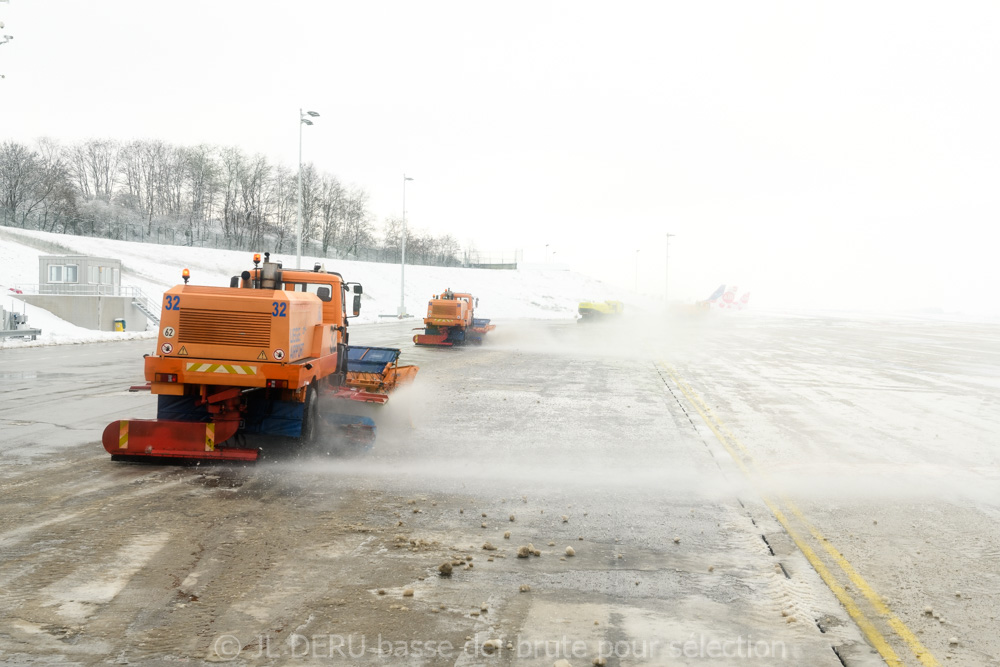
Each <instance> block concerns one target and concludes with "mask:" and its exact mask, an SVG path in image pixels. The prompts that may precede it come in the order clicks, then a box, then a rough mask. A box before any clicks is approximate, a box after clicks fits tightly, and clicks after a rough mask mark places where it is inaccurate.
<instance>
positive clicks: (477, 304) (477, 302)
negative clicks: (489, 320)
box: [476, 296, 479, 308]
mask: <svg viewBox="0 0 1000 667" xmlns="http://www.w3.org/2000/svg"><path fill="white" fill-rule="evenodd" d="M476 308H479V297H478V296H477V297H476Z"/></svg>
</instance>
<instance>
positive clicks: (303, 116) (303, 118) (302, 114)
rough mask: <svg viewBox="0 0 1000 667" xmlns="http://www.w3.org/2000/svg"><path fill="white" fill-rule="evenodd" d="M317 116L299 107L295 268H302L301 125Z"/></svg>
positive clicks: (309, 123)
mask: <svg viewBox="0 0 1000 667" xmlns="http://www.w3.org/2000/svg"><path fill="white" fill-rule="evenodd" d="M310 116H311V117H313V118H318V117H319V114H318V113H316V112H315V111H302V109H299V214H298V217H297V221H298V224H297V225H296V230H297V231H296V234H295V268H296V269H301V268H302V126H303V125H312V124H313V122H312V120H310V118H309V117H310Z"/></svg>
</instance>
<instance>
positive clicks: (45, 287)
mask: <svg viewBox="0 0 1000 667" xmlns="http://www.w3.org/2000/svg"><path fill="white" fill-rule="evenodd" d="M10 291H11V292H12V293H13V294H15V295H16V294H29V295H30V294H46V295H48V294H57V295H67V296H127V297H130V298H131V299H132V302H133V303H134V304H135V305H136V306H138V307H139V310H141V311H143V312H144V313H145V314H146V315H147V316H149V317H150V318H151V319H155V320H156V321H159V319H160V315H159V312H160V302H159V300H156V301H154V300H153V299H150V298H149V297H147V296H146V293H145V292H143V291H142V290H141V289H139V288H138V287H132V286H131V285H73V284H67V283H48V284H38V285H36V284H27V285H25V284H17V285H14V287H12V288H11V289H10Z"/></svg>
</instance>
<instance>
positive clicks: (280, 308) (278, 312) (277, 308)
mask: <svg viewBox="0 0 1000 667" xmlns="http://www.w3.org/2000/svg"><path fill="white" fill-rule="evenodd" d="M271 305H272V306H274V310H273V311H271V316H272V317H284V316H285V306H287V305H288V304H287V303H279V302H277V301H272V302H271Z"/></svg>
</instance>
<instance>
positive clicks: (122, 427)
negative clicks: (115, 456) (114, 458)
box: [118, 421, 128, 449]
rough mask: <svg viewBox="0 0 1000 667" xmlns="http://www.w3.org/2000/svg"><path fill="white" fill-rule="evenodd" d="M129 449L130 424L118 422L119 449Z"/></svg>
mask: <svg viewBox="0 0 1000 667" xmlns="http://www.w3.org/2000/svg"><path fill="white" fill-rule="evenodd" d="M127 448H128V422H127V421H120V422H118V449H127Z"/></svg>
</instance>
